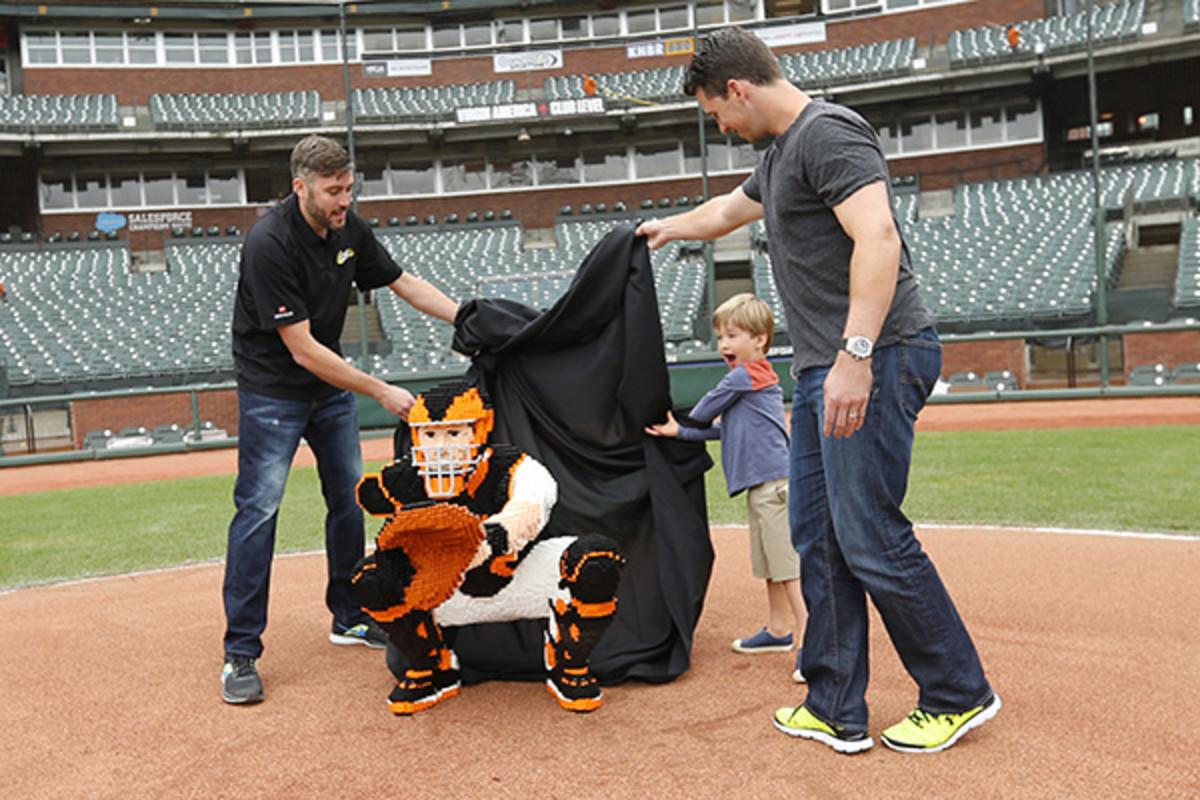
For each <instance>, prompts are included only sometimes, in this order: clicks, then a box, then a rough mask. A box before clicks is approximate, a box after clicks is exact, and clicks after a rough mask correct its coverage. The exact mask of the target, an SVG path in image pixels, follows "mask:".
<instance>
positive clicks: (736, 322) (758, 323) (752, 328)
mask: <svg viewBox="0 0 1200 800" xmlns="http://www.w3.org/2000/svg"><path fill="white" fill-rule="evenodd" d="M712 323H713V329H714V330H720V329H721V328H722V327H724V326H726V325H732V326H733V327H735V328H741V329H742V330H744V331H745V332H746V333H748V334H750V335H751V336H762V335H765V336H766V337H767V344H766V346H765V347H763V352H764V353H765V352H766V351H768V350H770V349H771V342H773V341H775V317H774V315H772V314H771V307H770V306H769V305H767V304H766V303H765V302H763V301H762V300H761V299H760V298H758V297H755V296H754V295H752V294H750V293H749V292H743V293H742V294H735V295H734V296H733V297H731V298H729V299H728V300H726V301H725V302H724V303H721V305H719V306H717V310H716V311H714V312H713V316H712Z"/></svg>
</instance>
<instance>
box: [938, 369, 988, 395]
mask: <svg viewBox="0 0 1200 800" xmlns="http://www.w3.org/2000/svg"><path fill="white" fill-rule="evenodd" d="M947 383H949V384H950V391H951V392H981V391H986V390H987V389H989V388H991V387H989V386H988V384H987V383H986V382H985V381H984V379H983V378H982V377H980V376H979V374H978V373H975V372H956V373H954V374H953V375H951V376H950V379H949V380H948V381H947Z"/></svg>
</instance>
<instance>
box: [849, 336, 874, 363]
mask: <svg viewBox="0 0 1200 800" xmlns="http://www.w3.org/2000/svg"><path fill="white" fill-rule="evenodd" d="M846 349H847V350H849V351H850V354H851V355H853V356H854V357H855V358H866V357H867V356H869V355H871V340H870V339H868V338H867V337H865V336H851V337H850V338H849V339H847V340H846Z"/></svg>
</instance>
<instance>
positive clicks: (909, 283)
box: [742, 100, 934, 372]
mask: <svg viewBox="0 0 1200 800" xmlns="http://www.w3.org/2000/svg"><path fill="white" fill-rule="evenodd" d="M875 181H884V183H885V185H888V187H889V188H888V197H889V198H891V188H890V178H889V175H888V169H887V162H886V160H885V159H884V156H883V149H882V148H881V147H880V145H879V139H878V137H877V136H876V135H875V130H874V129H873V128H872V127H871V126H870V124H869V123H868V122H867V121H866V120H864V119H863V118H862V117H861V116H859V115H858V114H857V113H855V112H854V111H851V110H850V109H848V108H846V107H844V106H839V105H837V104H834V103H827V102H822V101H817V100H814V101H812V102H810V103H809V104H808V105H807V106H805V107H804V110H803V111H802V112H800V115H799V116H798V117H797V118H796V121H795V122H793V123H792V126H791V127H790V128H788V129H787V130H786V131H785V132H784V133H783V134H782V135H781V136H779V138H777V139H776V140H775V142H774V144H772V145H771V147H769V148H768V149H767V151H766V153H765V154H764V155H763V160H762V163H760V164H759V165H758V168H757V169H755V171H754V172H753V173H752V174H751V175H750V177H749V178H747V179H746V181H745V182H744V183H743V184H742V191H744V192H745V193H746V196H747V197H749V198H750V199H751V200H754V201H755V202H758V203H761V204H762V206H763V222H764V223H765V224H766V228H767V240H768V242H769V248H770V254H771V263H772V269H773V274H774V277H775V285H776V288H777V289H778V290H779V296H780V298H781V299H782V300H783V306H784V311H785V313H786V314H787V322H788V332H789V335H790V338H791V342H792V349H793V359H792V369H793V372H799V370H802V369H807V368H809V367H817V366H829V365H831V364H833V361H834V358H836V356H837V352H838V350H839V349H840V348H841V346H842V332H843V328H844V327H845V323H846V313H847V311H848V310H849V306H850V253H851V251H852V250H853V246H854V242H853V241H852V240H851V239H850V237H849V236H847V235H846V233H845V231H843V230H842V227H841V225H840V224H838V219H837V216H836V215H835V214H834V213H833V207H834V206H836V205H838V204H839V203H841V202H842V201H843V200H845V199H846V198H848V197H849V196H850V195H852V194H853V193H854V192H856V191H858V190H859V189H861V188H862V187H864V186H866V185H868V184H871V183H874V182H875ZM892 217H893V219H895V210H894V208H893V211H892ZM896 228H897V230H901V229H900V223H899V221H898V220H897V221H896ZM901 241H902V244H901V248H900V273H899V277H898V279H897V281H896V294H895V296H894V298H893V299H892V307H891V309H890V310H889V311H888V315H887V317H886V319H885V321H884V324H883V330H882V332H881V333H880V336H879V338H878V340H877V341H876V343H875V346H876V347H885V346H887V345H890V344H895V343H896V342H897V341H899V340H901V339H903V338H905V337H908V336H912V335H914V334H916V333H917V332H918V331H921V330H923V329H925V328H928V327H931V326H933V324H934V317H933V314H931V313H930V311H929V309H928V308H927V307H926V306H925V302H924V301H923V300H922V299H921V294H920V288H919V286H918V283H917V280H916V276H915V275H914V274H913V271H912V265H911V262H910V259H909V254H908V246H907V245H906V244H903V231H902V230H901Z"/></svg>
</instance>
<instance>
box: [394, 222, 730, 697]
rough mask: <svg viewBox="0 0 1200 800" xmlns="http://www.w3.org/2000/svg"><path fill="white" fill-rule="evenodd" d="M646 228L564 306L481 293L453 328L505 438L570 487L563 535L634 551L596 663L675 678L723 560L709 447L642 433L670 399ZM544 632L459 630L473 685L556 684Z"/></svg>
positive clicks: (614, 251)
mask: <svg viewBox="0 0 1200 800" xmlns="http://www.w3.org/2000/svg"><path fill="white" fill-rule="evenodd" d="M634 230H635V226H634V225H633V224H624V225H620V226H619V227H617V228H616V229H614V230H613V231H612V232H611V233H609V234H608V235H607V236H606V237H605V238H604V239H603V240H602V241H601V242H600V243H599V244H597V245H596V247H595V248H594V249H593V250H592V252H591V253H590V254H589V255H588V256H587V258H586V259H584V261H583V263H582V265H581V266H580V268H579V271H578V273H577V274H576V276H575V279H574V281H573V282H572V284H571V286H570V288H569V289H568V290H567V292H566V294H565V295H564V296H563V297H562V298H560V299H559V300H558V302H556V303H555V304H554V306H553V307H551V308H550V309H548V310H545V311H538V310H536V309H533V308H530V307H528V306H525V305H522V304H520V303H517V302H514V301H509V300H503V299H478V300H471V301H468V302H467V303H465V304H464V305H463V307H462V308H461V309H460V310H459V313H458V316H457V319H456V320H455V335H454V349H455V350H457V351H458V352H460V353H465V354H467V355H470V356H471V357H472V366H471V369H470V371H469V373H468V377H469V378H470V379H472V380H473V381H474V382H475V383H476V384H478V385H480V386H482V387H483V388H484V389H485V390H486V391H487V393H488V394H489V395H490V397H491V400H492V403H493V405H494V406H495V408H496V417H497V420H496V423H497V424H496V429H495V432H494V433H493V440H494V441H500V442H511V443H513V444H515V445H517V446H518V447H520V448H521V449H523V450H525V451H526V452H528V453H530V454H532V455H533V456H534V457H535V458H537V459H538V460H539V461H541V462H542V463H543V464H545V465H546V466H547V467H548V468H549V469H550V471H551V473H553V475H554V477H555V479H556V480H557V481H558V490H559V499H558V504H557V505H556V506H555V508H554V512H553V514H552V515H551V518H550V522H549V525H550V526H551V527H552V529H553V530H554V531H558V532H561V533H567V534H571V533H588V532H593V531H594V532H598V533H603V534H605V535H607V536H610V537H612V538H613V539H615V540H616V541H617V542H619V543H620V545H621V548H622V551H623V554H624V556H625V558H626V566H625V572H624V575H623V577H622V579H621V583H620V586H619V588H618V592H617V596H618V606H617V615H616V619H615V620H614V622H613V624H612V626H611V627H610V628H609V629H608V632H607V633H606V634H605V636H604V639H603V640H602V641H601V642H600V645H599V646H598V647H597V648H596V650H595V651H594V652H593V654H592V657H591V666H592V669H593V672H594V674H595V675H596V676H597V677H598V678H599V679H600V680H601V681H602V682H603V683H606V684H613V683H619V682H621V681H624V680H627V679H630V678H635V679H639V680H645V681H651V682H664V681H669V680H672V679H674V678H676V677H678V676H679V675H681V674H682V673H683V672H684V671H685V670H686V669H687V668H688V665H689V663H690V652H691V645H692V635H693V632H694V630H695V626H696V622H697V620H698V618H699V616H700V611H701V608H702V606H703V602H704V595H705V591H706V590H707V588H708V580H709V577H710V574H711V570H712V560H713V551H712V544H711V541H710V539H709V532H708V520H707V514H706V511H705V499H704V472H705V470H707V469H708V468H709V466H711V461H710V459H709V458H708V455H707V452H706V450H705V449H704V447H703V445H702V444H699V443H688V442H679V441H676V440H673V439H660V438H656V437H651V436H647V435H646V434H645V433H644V432H643V427H644V426H645V425H647V424H650V423H651V422H660V421H663V420H664V419H665V418H666V414H665V412H666V410H667V409H668V408H670V406H671V399H670V385H669V380H668V377H667V367H666V361H665V358H664V356H663V344H662V330H661V327H660V324H659V316H658V300H657V297H656V295H655V289H654V277H653V273H652V271H651V266H650V258H649V253H648V251H647V248H646V244H645V240H644V239H642V238H640V237H636V236H634V233H633V232H634ZM401 438H404V437H398V440H399V439H401ZM542 630H543V625H542V624H541V623H540V622H538V621H532V620H523V621H518V622H512V623H493V624H483V625H470V626H465V627H462V628H458V629H454V628H450V629H447V631H446V634H447V638H448V639H449V640H450V642H451V643H452V644H453V646H454V649H455V651H456V652H457V653H458V656H459V660H460V662H461V663H462V668H463V678H464V680H465V681H466V682H477V681H480V680H487V679H494V678H507V679H542V678H544V675H545V673H544V670H543V667H542V646H543V642H542ZM391 655H393V656H394V653H393V654H391Z"/></svg>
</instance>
